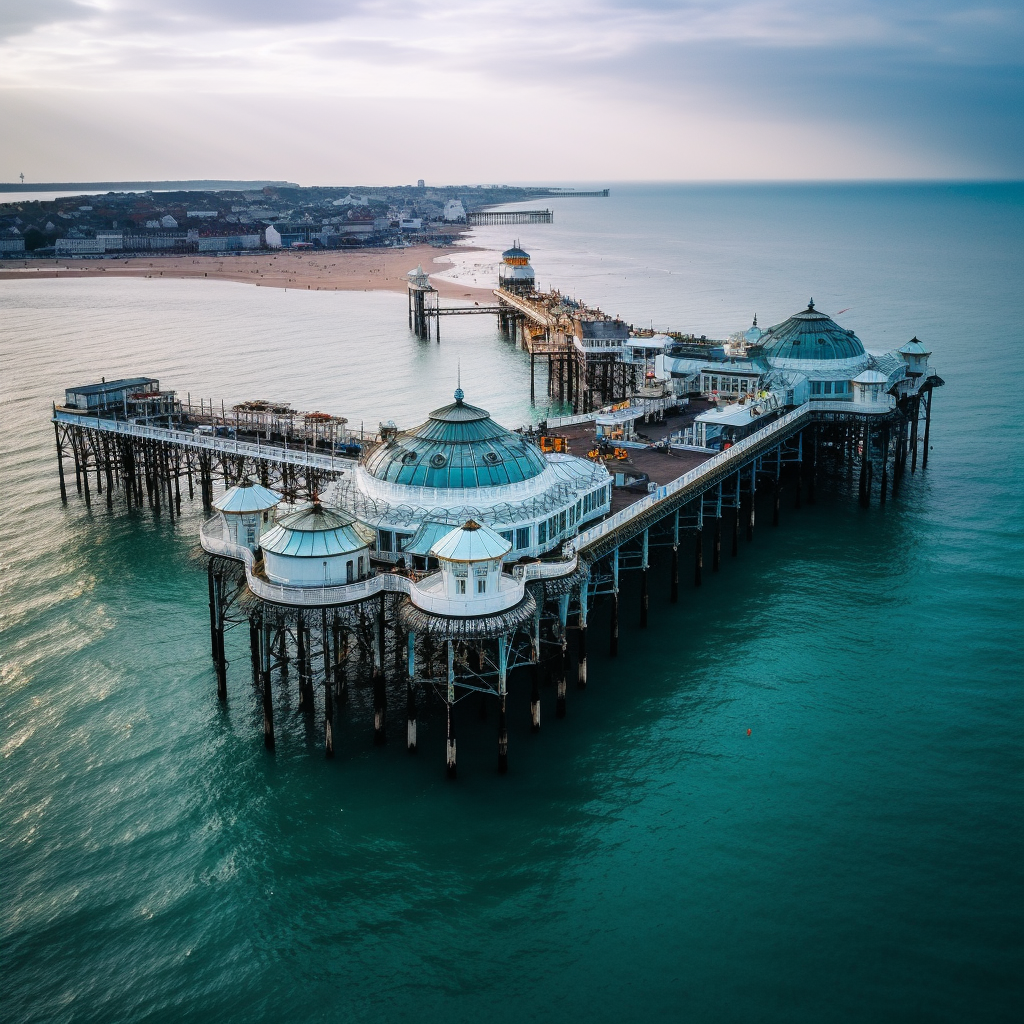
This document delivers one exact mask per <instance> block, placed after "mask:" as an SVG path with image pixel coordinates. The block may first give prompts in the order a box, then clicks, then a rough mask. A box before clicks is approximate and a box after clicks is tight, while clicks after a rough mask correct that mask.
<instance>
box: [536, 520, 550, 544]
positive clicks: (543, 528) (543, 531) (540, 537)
mask: <svg viewBox="0 0 1024 1024" xmlns="http://www.w3.org/2000/svg"><path fill="white" fill-rule="evenodd" d="M547 542H548V521H547V520H546V519H545V520H544V521H543V522H540V523H538V524H537V543H538V544H546V543H547Z"/></svg>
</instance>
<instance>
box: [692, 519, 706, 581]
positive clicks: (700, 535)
mask: <svg viewBox="0 0 1024 1024" xmlns="http://www.w3.org/2000/svg"><path fill="white" fill-rule="evenodd" d="M694 536H695V538H696V539H695V541H694V548H693V585H694V586H695V587H699V586H700V585H701V583H702V582H703V577H704V531H703V530H702V529H701V528H700V527H697V530H696V532H695V534H694Z"/></svg>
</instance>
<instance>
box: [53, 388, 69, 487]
mask: <svg viewBox="0 0 1024 1024" xmlns="http://www.w3.org/2000/svg"><path fill="white" fill-rule="evenodd" d="M56 411H57V410H56V407H55V408H54V413H56ZM53 436H54V439H55V440H56V442H57V473H58V475H59V476H60V500H61V501H62V502H63V503H64V504H65V505H66V504H67V503H68V490H67V487H66V486H65V484H64V446H63V445H62V444H61V443H60V428H59V427H58V426H57V424H56V423H54V425H53Z"/></svg>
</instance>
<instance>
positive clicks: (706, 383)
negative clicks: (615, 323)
mask: <svg viewBox="0 0 1024 1024" xmlns="http://www.w3.org/2000/svg"><path fill="white" fill-rule="evenodd" d="M638 340H639V339H638ZM646 340H647V341H651V340H653V339H646ZM915 342H916V339H915ZM916 345H917V346H919V347H920V348H921V349H922V352H921V353H919V352H918V351H917V348H916V347H915V343H914V342H912V343H908V345H905V346H904V348H903V349H901V350H900V351H898V352H868V351H867V349H865V347H864V344H863V342H861V340H860V338H858V337H857V335H856V334H855V333H854V332H853V331H852V330H849V329H847V328H844V327H840V326H839V324H837V323H836V322H835V321H834V320H833V319H832V318H831V317H830V316H828V315H827V314H826V313H822V312H821V311H820V310H818V309H816V308H815V306H814V300H813V299H811V300H810V302H808V304H807V308H806V309H804V310H801V311H800V312H799V313H794V314H793V315H792V316H791V317H789V318H788V319H786V320H784V321H782V323H779V324H776V325H775V326H773V327H770V328H768V330H766V331H764V332H762V331H760V329H759V328H758V327H757V321H756V318H755V321H754V325H753V326H752V327H751V328H750V329H749V330H748V331H747V332H746V334H745V336H744V341H743V343H742V344H740V346H739V348H737V347H736V346H733V345H730V346H726V345H725V344H722V343H715V342H707V341H706V340H704V339H702V340H701V342H693V343H686V342H671V341H670V342H669V343H667V344H665V345H664V352H663V353H662V354H660V355H658V356H657V357H656V358H655V361H654V362H655V372H656V373H657V374H658V376H660V377H662V378H665V379H668V380H672V381H674V382H676V387H677V389H678V390H681V391H690V392H696V393H701V394H705V395H708V396H709V397H710V398H711V399H712V400H713V401H715V402H716V403H731V402H736V403H739V404H740V406H741V407H740V408H738V409H732V408H720V409H716V410H713V411H711V412H708V413H706V414H704V415H703V416H701V417H698V422H697V424H695V432H694V440H695V442H696V443H698V444H699V445H700V446H702V447H705V446H708V445H711V446H714V445H715V444H728V443H733V442H734V441H736V440H738V439H740V438H741V437H743V436H746V435H747V434H748V433H750V431H751V429H757V428H758V427H759V426H763V424H764V421H765V420H766V418H767V417H770V416H774V415H778V410H781V409H782V408H783V407H793V406H798V405H802V404H803V403H804V402H808V401H809V402H815V401H828V402H835V401H841V402H857V403H873V404H876V405H877V404H878V403H879V402H883V403H885V402H888V403H892V402H893V401H895V397H894V396H896V395H897V393H898V391H899V389H900V386H901V385H900V382H901V381H902V380H903V379H904V378H906V377H907V376H908V374H909V373H910V372H911V367H912V366H913V365H916V363H917V362H922V363H923V364H924V365H927V356H928V354H927V353H926V352H923V346H920V343H919V342H917V343H916ZM904 350H906V351H904Z"/></svg>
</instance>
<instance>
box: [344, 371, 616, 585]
mask: <svg viewBox="0 0 1024 1024" xmlns="http://www.w3.org/2000/svg"><path fill="white" fill-rule="evenodd" d="M330 501H331V504H332V506H334V507H337V508H341V509H343V510H345V511H346V512H349V513H350V514H352V515H353V516H355V517H356V519H357V520H358V521H359V522H360V523H361V524H363V525H364V526H366V527H367V528H368V529H371V530H373V531H374V533H375V535H376V551H375V553H374V557H375V558H376V559H378V560H381V561H385V562H394V563H397V562H399V561H402V562H404V564H406V565H411V566H414V567H417V568H427V566H428V561H429V560H430V559H432V558H434V557H435V556H434V555H433V554H432V549H433V547H434V545H435V544H436V543H437V542H438V541H439V540H440V539H441V538H442V537H444V536H445V535H446V534H448V533H449V532H450V531H451V530H452V529H454V528H455V527H457V526H459V524H461V523H464V522H465V521H466V520H467V519H472V520H474V521H475V522H477V523H479V524H481V525H483V526H487V527H489V528H491V529H492V530H494V531H495V532H496V533H497V534H499V535H500V536H501V538H502V539H503V540H504V541H506V542H507V543H508V551H507V553H506V557H508V558H511V559H518V558H522V557H524V556H525V557H537V556H539V555H543V554H545V553H547V552H549V551H552V550H555V549H557V548H558V547H559V545H560V544H561V543H562V541H564V540H566V539H567V538H569V537H571V536H574V535H575V534H576V533H577V532H578V531H579V529H580V527H581V526H582V525H583V524H585V523H588V522H592V521H594V520H596V519H599V518H600V517H601V516H603V515H604V514H606V513H607V512H608V510H609V509H610V507H611V477H610V476H609V474H608V471H607V469H605V467H604V466H603V465H599V464H597V463H594V462H591V461H589V460H588V459H581V458H576V457H574V456H572V455H568V454H564V453H557V452H552V453H543V452H541V450H540V449H539V448H537V447H536V446H535V445H534V444H533V443H532V442H531V441H529V440H528V439H527V438H526V437H525V436H523V435H522V434H519V433H516V432H515V431H512V430H508V429H506V428H505V427H502V426H500V425H499V424H498V423H495V422H494V420H493V419H491V416H490V414H489V413H488V412H487V411H486V410H484V409H480V408H477V407H476V406H473V405H469V404H468V403H467V402H466V401H465V400H464V395H463V392H462V389H461V388H460V389H458V390H457V391H456V392H455V401H454V402H453V403H451V404H450V405H446V406H443V407H441V408H440V409H435V410H434V411H433V412H432V413H431V414H430V416H429V418H428V419H427V420H426V422H424V423H421V424H419V425H418V426H416V427H413V428H412V429H411V430H407V431H399V430H397V429H396V428H393V427H387V426H386V427H384V429H383V430H382V440H381V441H380V442H379V443H378V444H377V445H375V446H373V447H372V448H370V449H369V450H368V451H367V452H366V453H365V454H364V455H363V456H362V458H361V459H360V461H359V464H358V466H357V467H356V468H355V470H354V471H353V472H350V473H346V474H345V475H344V476H343V477H342V478H341V480H340V481H338V482H337V483H336V484H335V485H334V486H333V489H332V491H331V492H330Z"/></svg>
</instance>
